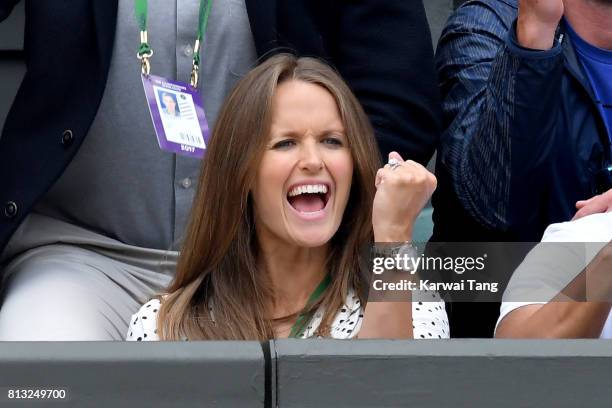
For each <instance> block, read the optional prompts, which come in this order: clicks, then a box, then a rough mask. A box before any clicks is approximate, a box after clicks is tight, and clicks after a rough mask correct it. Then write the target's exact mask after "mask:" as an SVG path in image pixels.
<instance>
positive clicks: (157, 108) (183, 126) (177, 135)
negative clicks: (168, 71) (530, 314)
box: [142, 74, 210, 158]
mask: <svg viewBox="0 0 612 408" xmlns="http://www.w3.org/2000/svg"><path fill="white" fill-rule="evenodd" d="M142 85H143V86H144V90H145V95H146V98H147V104H148V106H149V112H150V113H151V120H152V121H153V127H154V128H155V133H156V136H157V141H158V143H159V147H160V148H161V149H162V150H165V151H168V152H172V153H176V154H180V155H184V156H191V157H198V158H202V157H203V156H204V152H205V150H206V145H207V143H208V140H209V134H210V130H209V128H208V121H207V120H206V115H205V113H204V107H203V105H202V99H201V97H200V94H199V93H198V91H197V89H195V88H193V87H192V86H190V85H188V84H186V83H183V82H180V81H173V80H170V79H167V78H163V77H159V76H155V75H144V74H143V75H142Z"/></svg>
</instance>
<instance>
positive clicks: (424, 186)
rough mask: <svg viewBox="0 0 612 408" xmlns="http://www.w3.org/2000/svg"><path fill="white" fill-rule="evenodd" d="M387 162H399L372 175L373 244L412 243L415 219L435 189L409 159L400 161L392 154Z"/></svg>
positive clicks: (422, 169) (432, 181) (432, 179)
mask: <svg viewBox="0 0 612 408" xmlns="http://www.w3.org/2000/svg"><path fill="white" fill-rule="evenodd" d="M389 159H395V160H397V162H398V163H399V165H398V166H396V167H395V168H393V167H391V166H389V165H388V164H386V165H385V167H384V168H382V169H379V170H378V173H376V189H377V190H376V196H375V197H374V205H373V209H372V226H373V228H374V240H375V241H376V242H405V241H411V240H412V227H413V226H414V221H415V220H416V218H417V216H418V215H419V213H420V212H421V210H422V209H423V207H424V206H425V204H426V203H427V200H429V198H430V197H431V195H432V194H433V192H434V190H435V189H436V184H437V181H436V177H435V176H434V175H433V174H431V173H430V172H429V171H428V170H427V169H426V168H425V167H423V166H422V165H420V164H419V163H416V162H414V161H412V160H408V161H404V160H403V159H402V157H401V156H400V155H399V154H398V153H396V152H392V153H390V154H389Z"/></svg>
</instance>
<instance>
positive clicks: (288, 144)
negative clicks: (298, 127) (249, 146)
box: [272, 139, 295, 149]
mask: <svg viewBox="0 0 612 408" xmlns="http://www.w3.org/2000/svg"><path fill="white" fill-rule="evenodd" d="M293 145H295V142H294V141H293V140H291V139H287V140H281V141H280V142H276V143H274V144H273V145H272V148H273V149H286V148H288V147H291V146H293Z"/></svg>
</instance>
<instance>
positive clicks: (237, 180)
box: [128, 55, 448, 340]
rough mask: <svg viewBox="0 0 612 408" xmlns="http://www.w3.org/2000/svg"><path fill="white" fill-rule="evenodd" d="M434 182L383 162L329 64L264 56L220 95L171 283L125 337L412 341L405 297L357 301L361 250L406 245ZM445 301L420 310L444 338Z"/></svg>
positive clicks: (406, 165)
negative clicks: (221, 99) (223, 98)
mask: <svg viewBox="0 0 612 408" xmlns="http://www.w3.org/2000/svg"><path fill="white" fill-rule="evenodd" d="M434 189H435V178H434V176H433V175H431V174H430V173H429V172H428V171H427V170H426V169H425V168H423V167H422V166H421V165H419V164H417V163H415V162H412V161H406V162H404V161H403V160H402V158H401V157H400V155H399V154H397V153H392V154H391V155H390V162H389V164H387V165H386V166H385V167H384V168H380V163H379V153H378V149H377V146H376V142H375V139H374V135H373V131H372V128H371V126H370V124H369V122H368V119H367V117H366V115H365V113H364V112H363V110H362V108H361V106H360V105H359V103H358V101H357V99H356V98H355V97H354V95H353V94H352V93H351V91H350V90H349V88H348V87H347V86H346V84H345V83H344V82H343V81H342V79H341V78H340V77H339V75H338V74H337V73H335V72H334V71H333V70H332V69H331V68H329V67H328V66H327V65H325V64H323V63H322V62H319V61H317V60H315V59H310V58H299V59H298V58H296V57H294V56H291V55H279V56H275V57H272V58H270V59H268V60H267V61H265V62H264V63H262V64H261V65H260V66H258V67H257V68H255V69H254V70H252V71H251V72H250V73H249V74H247V75H246V76H245V77H244V78H243V79H242V80H241V81H240V82H239V83H238V84H237V85H236V87H235V88H234V90H233V91H232V92H231V94H230V95H229V97H228V99H227V100H226V102H225V104H224V106H223V108H222V110H221V114H220V115H219V118H218V120H217V124H216V126H215V128H214V130H213V133H212V137H211V141H210V144H209V146H208V149H207V153H206V158H205V160H204V164H203V168H202V173H201V177H200V182H199V186H198V192H197V195H196V198H195V202H194V205H193V212H192V216H191V220H190V223H189V227H188V232H187V236H186V237H185V243H184V246H183V249H182V252H181V256H180V259H179V262H178V266H177V272H176V277H175V279H174V281H173V283H172V284H171V286H170V287H169V288H168V290H167V294H164V295H163V296H161V297H160V298H159V299H154V300H152V301H150V302H148V303H147V304H145V305H144V306H143V307H142V308H141V310H140V311H139V312H138V313H137V314H136V315H134V316H133V318H132V321H131V323H130V329H129V331H128V340H157V339H162V340H179V339H185V338H187V339H189V340H200V339H228V340H266V339H271V338H281V337H313V336H323V337H333V338H354V337H360V338H363V337H387V338H402V337H407V338H411V337H413V335H414V333H413V322H412V320H413V317H415V316H413V313H412V312H413V307H411V306H412V303H411V302H410V301H409V299H406V300H405V301H402V302H376V303H373V302H372V303H370V304H368V307H367V309H365V308H364V304H365V298H366V297H367V293H368V286H369V275H370V273H371V272H370V271H369V269H370V268H369V263H368V256H369V248H371V245H372V244H373V242H374V241H376V242H396V243H397V242H400V243H405V242H410V241H411V238H412V226H413V224H414V220H415V219H416V217H417V215H418V214H419V212H420V210H421V209H422V208H423V206H424V205H425V203H426V202H427V200H428V199H429V197H430V196H431V194H432V193H433V190H434ZM442 306H443V303H441V302H439V303H438V304H437V305H436V306H435V313H433V312H431V313H430V314H429V315H426V316H424V317H423V320H427V321H428V322H429V321H431V322H432V323H433V324H432V326H433V327H432V328H428V329H427V332H428V333H429V334H430V336H431V337H433V336H434V335H432V334H431V333H432V332H433V333H434V334H435V337H447V336H448V323H447V321H446V314H445V313H444V310H443V307H442ZM430 309H432V310H434V307H433V306H432V307H431V308H430ZM435 322H437V323H438V325H437V327H435ZM417 326H418V325H415V329H414V330H415V332H416V330H417ZM430 336H428V337H430ZM420 337H423V336H420Z"/></svg>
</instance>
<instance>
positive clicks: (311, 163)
mask: <svg viewBox="0 0 612 408" xmlns="http://www.w3.org/2000/svg"><path fill="white" fill-rule="evenodd" d="M300 168H302V169H303V170H306V171H310V172H314V171H319V170H321V169H322V168H323V156H322V155H321V151H320V149H319V146H318V144H316V143H305V144H304V145H303V146H302V151H301V158H300Z"/></svg>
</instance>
